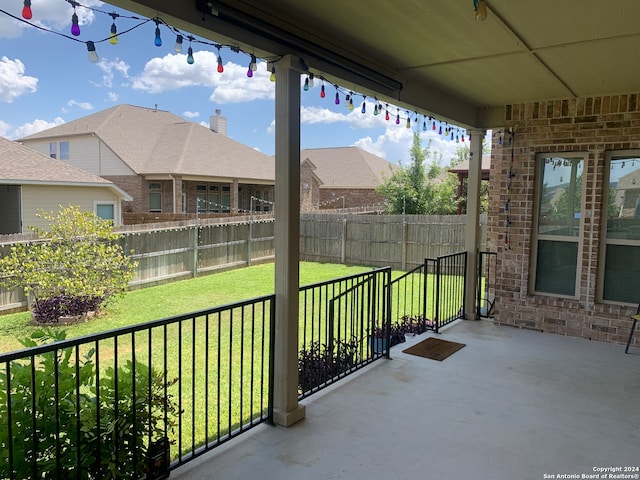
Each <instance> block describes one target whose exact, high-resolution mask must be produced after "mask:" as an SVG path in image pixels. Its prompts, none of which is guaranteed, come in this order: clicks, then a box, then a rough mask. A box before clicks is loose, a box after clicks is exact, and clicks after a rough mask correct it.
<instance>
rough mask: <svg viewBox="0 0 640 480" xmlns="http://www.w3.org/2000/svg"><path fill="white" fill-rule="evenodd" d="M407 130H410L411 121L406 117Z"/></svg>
mask: <svg viewBox="0 0 640 480" xmlns="http://www.w3.org/2000/svg"><path fill="white" fill-rule="evenodd" d="M406 127H407V128H411V119H410V118H409V117H407V124H406Z"/></svg>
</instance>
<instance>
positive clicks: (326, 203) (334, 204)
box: [320, 187, 384, 209]
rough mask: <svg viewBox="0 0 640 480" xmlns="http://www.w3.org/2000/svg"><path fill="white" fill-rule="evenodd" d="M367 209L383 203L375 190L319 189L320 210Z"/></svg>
mask: <svg viewBox="0 0 640 480" xmlns="http://www.w3.org/2000/svg"><path fill="white" fill-rule="evenodd" d="M342 196H344V207H345V208H351V207H367V206H370V205H377V204H379V203H382V202H383V201H384V199H383V197H381V196H380V195H378V194H377V193H376V192H375V190H373V189H368V188H324V187H320V208H321V209H324V208H342V198H341V197H342Z"/></svg>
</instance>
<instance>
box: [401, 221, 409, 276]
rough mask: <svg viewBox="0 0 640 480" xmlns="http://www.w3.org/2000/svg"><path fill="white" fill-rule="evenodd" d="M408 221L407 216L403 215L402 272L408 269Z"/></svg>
mask: <svg viewBox="0 0 640 480" xmlns="http://www.w3.org/2000/svg"><path fill="white" fill-rule="evenodd" d="M407 228H408V225H407V221H406V218H405V215H402V268H401V270H406V269H407V237H408V232H407Z"/></svg>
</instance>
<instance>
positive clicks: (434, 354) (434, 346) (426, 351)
mask: <svg viewBox="0 0 640 480" xmlns="http://www.w3.org/2000/svg"><path fill="white" fill-rule="evenodd" d="M464 346H465V344H464V343H456V342H450V341H448V340H440V339H439V338H434V337H429V338H427V339H426V340H423V341H421V342H420V343H416V344H415V345H412V346H410V347H409V348H406V349H404V350H403V352H404V353H410V354H411V355H417V356H419V357H424V358H430V359H432V360H438V361H440V362H441V361H442V360H444V359H445V358H447V357H448V356H449V355H451V354H453V353H455V352H457V351H458V350H460V349H461V348H462V347H464Z"/></svg>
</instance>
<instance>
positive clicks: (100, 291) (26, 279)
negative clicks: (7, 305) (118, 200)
mask: <svg viewBox="0 0 640 480" xmlns="http://www.w3.org/2000/svg"><path fill="white" fill-rule="evenodd" d="M38 216H39V217H41V218H43V219H45V220H46V221H48V222H49V228H47V229H43V228H38V227H29V228H30V229H31V230H32V231H33V232H35V233H36V234H37V236H38V240H37V241H35V242H30V243H18V244H16V245H14V246H12V247H11V252H10V253H9V255H7V256H6V257H4V258H1V259H0V285H3V286H5V287H9V288H12V287H21V288H23V289H24V290H25V292H26V293H27V294H29V293H33V295H34V296H35V299H36V302H35V305H34V313H35V314H36V318H38V316H39V315H40V316H43V318H44V321H46V322H49V323H51V322H52V321H56V320H57V319H56V318H53V319H52V318H51V317H50V313H51V312H52V311H55V309H54V310H52V309H50V308H46V307H43V312H39V310H40V309H39V304H40V301H41V300H47V299H52V298H69V299H71V300H70V302H71V303H70V304H69V305H66V304H62V305H60V308H58V310H60V311H61V312H64V311H65V310H68V309H70V308H71V304H74V305H77V304H78V303H79V302H78V301H75V300H73V299H76V298H80V299H86V298H88V299H99V302H100V305H98V306H101V305H102V304H104V303H105V302H107V301H108V300H109V299H111V298H112V297H114V296H116V295H118V294H121V293H123V292H125V291H126V289H127V286H128V284H129V281H130V280H131V279H132V278H133V275H134V273H135V270H134V269H135V266H136V265H135V262H132V261H131V260H130V258H128V257H126V256H125V255H124V252H123V249H122V247H121V246H120V245H119V244H118V243H117V239H118V238H119V234H118V233H115V232H114V231H113V225H112V223H111V221H108V220H103V219H101V218H100V217H98V216H97V215H95V214H94V213H92V212H83V211H81V210H80V208H79V207H77V206H68V207H66V208H62V207H61V209H60V210H59V211H58V212H57V213H52V212H49V213H47V212H40V213H39V214H38ZM44 303H45V305H47V304H46V302H44ZM83 313H86V312H83Z"/></svg>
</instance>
